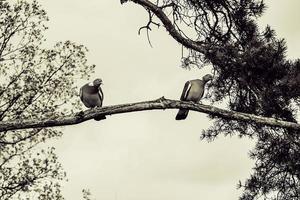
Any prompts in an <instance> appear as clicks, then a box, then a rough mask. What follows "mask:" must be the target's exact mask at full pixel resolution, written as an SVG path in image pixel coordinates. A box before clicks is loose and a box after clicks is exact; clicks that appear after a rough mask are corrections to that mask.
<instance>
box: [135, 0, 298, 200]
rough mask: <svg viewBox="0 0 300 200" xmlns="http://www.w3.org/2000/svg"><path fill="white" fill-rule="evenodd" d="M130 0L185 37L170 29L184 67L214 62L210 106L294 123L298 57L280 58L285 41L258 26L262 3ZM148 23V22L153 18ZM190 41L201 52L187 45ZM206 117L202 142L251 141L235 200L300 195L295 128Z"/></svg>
mask: <svg viewBox="0 0 300 200" xmlns="http://www.w3.org/2000/svg"><path fill="white" fill-rule="evenodd" d="M132 1H133V2H134V3H137V4H141V5H143V6H144V7H145V8H146V9H147V10H148V11H149V12H150V13H151V12H152V15H150V16H154V15H156V16H157V17H158V18H159V19H160V20H161V21H162V23H164V25H166V24H167V23H166V21H164V20H165V19H164V18H163V17H160V16H159V15H160V13H159V12H163V13H165V14H166V15H167V16H168V18H169V20H170V21H171V22H172V26H173V27H172V28H173V29H172V28H169V29H168V28H167V30H168V31H169V32H170V33H171V31H173V32H175V31H174V30H176V31H177V32H178V33H180V35H181V37H183V38H184V39H186V40H185V41H183V40H182V39H178V35H175V34H173V35H172V33H171V35H172V37H173V38H174V39H176V40H177V41H178V42H180V43H182V44H183V46H185V47H187V49H188V53H187V55H184V57H183V66H184V67H189V65H197V66H198V67H202V66H205V65H211V66H212V67H213V72H214V81H213V83H212V84H210V87H209V94H208V96H209V97H210V99H211V101H212V103H216V102H225V103H227V105H228V108H229V109H230V110H233V111H239V112H244V113H251V114H255V115H261V116H265V117H272V118H275V119H282V120H286V121H290V122H297V121H296V115H297V114H298V113H297V110H298V107H299V105H300V104H299V103H300V90H299V83H300V73H299V72H300V61H299V60H289V59H287V58H286V51H287V47H286V44H285V41H284V40H283V39H277V38H276V34H275V31H274V30H273V29H272V28H271V27H270V26H267V27H265V28H263V27H258V25H257V19H258V17H260V16H262V14H263V12H264V11H265V10H266V9H265V8H266V6H265V4H264V2H263V1H261V0H157V1H147V0H132ZM145 2H146V3H145ZM149 2H151V3H152V5H154V6H155V9H154V8H152V7H154V6H152V7H151V6H149V5H150V4H149ZM274 3H275V2H274ZM149 20H150V23H148V25H149V24H150V25H151V22H152V21H153V17H152V18H150V19H149ZM148 30H151V29H148ZM170 30H171V31H170ZM182 41H183V42H182ZM193 42H195V43H196V44H197V45H198V46H199V47H201V50H200V51H199V50H198V49H200V48H198V49H196V48H193V46H192V45H189V44H191V43H193ZM203 49H204V50H203ZM211 118H213V119H214V122H215V123H214V125H213V126H212V127H211V128H210V129H209V130H206V131H204V132H203V134H202V138H203V139H208V140H213V139H215V138H217V136H218V135H220V134H225V135H239V136H241V137H243V136H247V137H251V138H253V137H256V138H257V144H256V147H255V149H253V150H252V151H251V158H253V159H255V160H256V162H255V167H254V170H253V173H252V175H251V176H250V177H249V179H248V180H246V181H245V182H244V183H240V184H239V187H240V188H242V189H243V191H244V192H243V195H242V196H241V197H240V199H241V200H254V199H278V200H283V199H288V200H297V199H300V161H299V155H300V134H299V132H298V131H295V130H289V129H283V128H274V127H266V126H261V125H257V124H255V123H248V122H247V123H246V122H240V121H233V120H228V119H224V118H219V117H217V116H211Z"/></svg>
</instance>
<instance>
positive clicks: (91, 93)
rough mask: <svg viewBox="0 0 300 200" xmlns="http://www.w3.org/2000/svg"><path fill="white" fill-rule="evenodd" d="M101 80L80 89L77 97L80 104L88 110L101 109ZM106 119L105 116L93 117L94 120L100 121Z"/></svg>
mask: <svg viewBox="0 0 300 200" xmlns="http://www.w3.org/2000/svg"><path fill="white" fill-rule="evenodd" d="M101 84H102V80H101V79H99V78H97V79H95V80H94V81H93V82H91V83H87V84H85V85H84V86H82V87H81V88H80V92H79V96H80V99H81V101H82V103H83V104H84V105H85V106H86V107H88V108H95V107H102V103H103V98H104V96H103V92H102V90H101V87H100V85H101ZM102 119H106V117H105V116H99V117H95V120H97V121H100V120H102Z"/></svg>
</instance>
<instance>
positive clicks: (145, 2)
mask: <svg viewBox="0 0 300 200" xmlns="http://www.w3.org/2000/svg"><path fill="white" fill-rule="evenodd" d="M131 1H132V2H134V3H136V4H139V5H141V6H143V7H145V8H146V9H148V10H150V11H151V12H153V13H154V14H155V15H156V17H157V18H159V19H160V21H161V22H162V23H163V24H164V26H165V27H166V29H167V31H168V32H169V33H170V35H171V36H172V37H173V38H174V39H175V40H176V41H177V42H179V43H180V44H182V45H183V46H185V47H186V48H189V49H193V50H195V51H198V52H200V53H203V54H206V53H207V51H208V50H209V48H207V47H206V46H204V45H202V44H200V43H199V42H196V41H193V40H191V39H189V38H185V37H183V36H182V35H181V34H180V33H179V32H178V31H177V30H176V28H175V27H174V25H173V23H172V21H171V20H170V19H169V18H168V16H167V15H166V14H165V13H164V11H163V8H161V7H159V6H157V5H155V4H153V3H152V2H150V1H149V0H131Z"/></svg>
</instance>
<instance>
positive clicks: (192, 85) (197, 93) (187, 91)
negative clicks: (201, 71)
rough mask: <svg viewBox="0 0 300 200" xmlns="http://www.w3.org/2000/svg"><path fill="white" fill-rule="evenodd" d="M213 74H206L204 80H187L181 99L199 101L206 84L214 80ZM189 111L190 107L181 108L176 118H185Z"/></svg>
mask: <svg viewBox="0 0 300 200" xmlns="http://www.w3.org/2000/svg"><path fill="white" fill-rule="evenodd" d="M212 78H213V77H212V75H210V74H206V75H205V76H203V78H202V80H200V79H195V80H190V81H187V82H186V83H185V85H184V88H183V91H182V94H181V97H180V100H181V101H192V102H194V103H198V102H199V101H200V99H201V98H202V97H203V94H204V87H205V84H206V83H207V82H208V81H210V80H212ZM188 113H189V110H188V109H182V108H181V109H179V111H178V113H177V115H176V120H184V119H185V118H186V117H187V115H188Z"/></svg>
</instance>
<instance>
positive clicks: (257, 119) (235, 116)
mask: <svg viewBox="0 0 300 200" xmlns="http://www.w3.org/2000/svg"><path fill="white" fill-rule="evenodd" d="M179 108H185V109H190V110H193V111H196V112H202V113H206V114H210V115H213V116H218V117H221V118H226V119H231V120H238V121H246V122H254V123H257V124H261V125H267V126H275V127H281V128H290V129H295V130H300V124H298V123H293V122H287V121H282V120H277V119H274V118H267V117H262V116H257V115H253V114H247V113H241V112H235V111H229V110H224V109H220V108H217V107H214V106H209V105H203V104H195V103H191V102H185V101H177V100H171V99H165V98H164V97H161V98H159V99H157V100H153V101H143V102H137V103H128V104H121V105H112V106H106V107H102V108H96V109H90V110H86V111H82V112H79V113H76V114H73V115H69V116H63V117H59V118H55V119H43V120H41V119H35V120H15V121H2V122H0V132H3V131H9V130H19V129H27V128H47V127H57V126H66V125H74V124H79V123H82V122H84V121H87V120H90V119H93V118H95V117H97V116H103V115H114V114H121V113H129V112H137V111H145V110H165V109H179Z"/></svg>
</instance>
